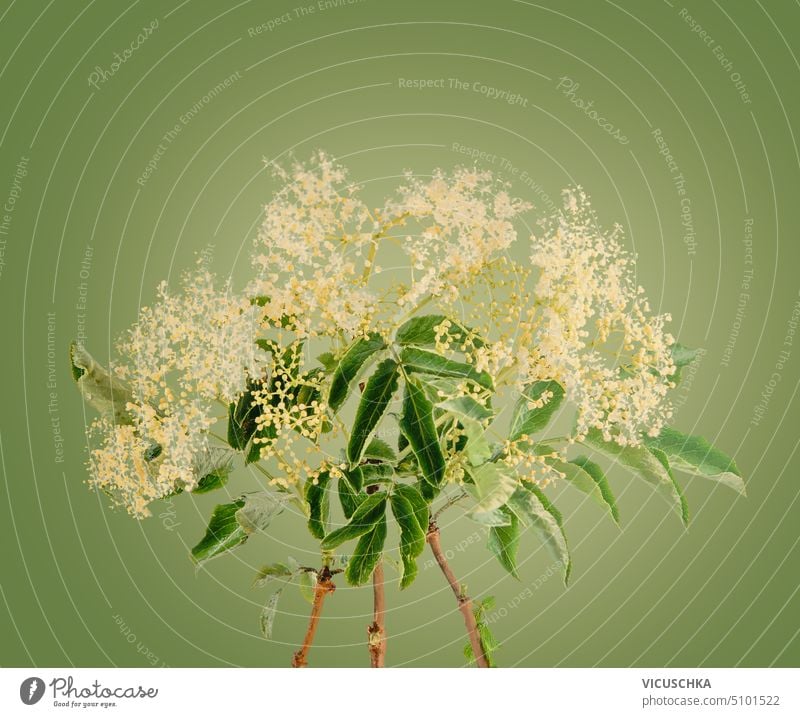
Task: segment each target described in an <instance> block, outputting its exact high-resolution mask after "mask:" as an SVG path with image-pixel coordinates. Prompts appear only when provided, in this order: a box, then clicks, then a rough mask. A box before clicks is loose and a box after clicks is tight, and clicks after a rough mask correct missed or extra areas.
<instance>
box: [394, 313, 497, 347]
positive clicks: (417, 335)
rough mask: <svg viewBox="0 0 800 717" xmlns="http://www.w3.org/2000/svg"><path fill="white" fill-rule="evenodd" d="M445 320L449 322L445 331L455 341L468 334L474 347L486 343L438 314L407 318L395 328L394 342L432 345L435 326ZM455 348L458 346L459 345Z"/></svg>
mask: <svg viewBox="0 0 800 717" xmlns="http://www.w3.org/2000/svg"><path fill="white" fill-rule="evenodd" d="M445 321H447V322H448V323H449V326H448V327H447V329H446V331H445V333H446V334H447V335H448V336H450V337H452V338H453V339H455V340H456V341H459V342H461V343H463V342H464V339H465V338H466V337H467V336H468V335H469V336H471V337H472V345H473V346H475V347H476V348H480V347H481V346H485V345H486V343H485V342H484V341H483V339H482V338H481V337H480V336H478V335H477V334H476V333H475V332H473V331H470V330H469V329H467V328H466V327H464V326H462V325H460V324H459V323H458V322H456V321H453V320H452V319H448V318H447V317H446V316H442V315H440V314H426V315H425V316H415V317H414V318H412V319H409V320H408V321H406V322H405V323H404V324H403V325H402V326H401V327H400V328H399V329H397V334H396V335H395V342H396V343H398V344H400V345H401V346H407V345H416V346H433V345H435V344H436V328H437V327H438V326H441V325H442V324H443V323H444V322H445ZM457 348H460V346H458V347H457Z"/></svg>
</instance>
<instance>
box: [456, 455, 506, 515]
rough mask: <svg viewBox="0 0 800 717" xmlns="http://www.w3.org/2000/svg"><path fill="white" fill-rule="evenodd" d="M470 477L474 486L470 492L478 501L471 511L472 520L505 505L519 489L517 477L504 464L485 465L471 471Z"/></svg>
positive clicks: (470, 488)
mask: <svg viewBox="0 0 800 717" xmlns="http://www.w3.org/2000/svg"><path fill="white" fill-rule="evenodd" d="M470 475H471V476H472V480H473V485H472V486H470V487H469V489H468V490H469V491H470V493H472V494H473V497H474V498H475V500H476V501H477V503H476V505H475V506H474V507H473V508H472V510H470V517H472V518H474V517H475V515H476V514H478V513H486V512H491V511H494V510H496V509H497V508H500V507H501V506H503V505H505V504H506V502H508V499H509V498H510V497H511V496H512V494H513V493H514V491H515V490H516V489H517V485H518V481H517V477H516V475H515V474H514V472H513V471H512V470H511V469H510V468H509V467H508V466H507V465H505V464H504V463H484V464H483V465H481V466H478V467H477V468H475V469H474V470H472V471H470Z"/></svg>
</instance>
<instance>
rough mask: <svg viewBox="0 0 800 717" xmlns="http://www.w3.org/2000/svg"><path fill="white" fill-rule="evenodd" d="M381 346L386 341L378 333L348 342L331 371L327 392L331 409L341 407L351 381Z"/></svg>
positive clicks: (382, 346)
mask: <svg viewBox="0 0 800 717" xmlns="http://www.w3.org/2000/svg"><path fill="white" fill-rule="evenodd" d="M383 348H386V342H385V341H384V340H383V339H382V338H381V337H380V336H379V335H378V334H370V335H369V336H368V337H366V338H360V339H357V340H356V341H354V342H353V343H352V344H350V346H349V347H348V348H347V350H346V351H345V352H344V354H343V355H342V357H341V359H339V363H338V365H337V366H336V369H335V370H334V372H333V378H332V380H331V388H330V393H329V394H328V405H329V406H330V407H331V410H333V411H338V410H339V408H341V406H342V404H343V403H344V402H345V401H346V400H347V396H348V395H349V394H350V389H351V388H352V385H353V382H354V381H355V380H356V378H357V377H358V375H359V374H360V373H361V371H363V370H364V369H365V368H366V366H367V362H368V361H369V359H370V358H372V357H374V356H375V354H376V353H378V351H380V350H381V349H383Z"/></svg>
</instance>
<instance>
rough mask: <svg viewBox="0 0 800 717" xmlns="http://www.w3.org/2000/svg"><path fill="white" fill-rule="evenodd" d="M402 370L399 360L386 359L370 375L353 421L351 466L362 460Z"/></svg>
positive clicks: (348, 455)
mask: <svg viewBox="0 0 800 717" xmlns="http://www.w3.org/2000/svg"><path fill="white" fill-rule="evenodd" d="M399 377H400V370H399V367H398V365H397V362H396V361H394V360H393V359H386V360H384V361H381V363H379V364H378V367H377V368H376V369H375V373H373V374H372V376H370V378H369V381H367V385H366V387H365V388H364V393H363V394H362V396H361V402H360V403H359V404H358V410H357V411H356V418H355V421H354V422H353V432H352V433H351V434H350V440H349V442H348V443H347V460H348V462H349V463H350V467H351V468H352V467H354V466H356V465H357V464H358V462H359V461H360V460H361V458H362V456H363V454H364V449H365V447H366V445H367V442H368V441H369V439H370V436H371V435H372V432H373V431H374V430H375V429H376V428H377V427H378V423H379V422H380V420H381V418H383V414H384V413H386V409H387V408H388V406H389V403H390V402H391V400H392V396H394V393H395V391H396V390H397V382H398V380H399Z"/></svg>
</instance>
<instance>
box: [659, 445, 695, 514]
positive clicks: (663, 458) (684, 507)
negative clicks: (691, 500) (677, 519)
mask: <svg viewBox="0 0 800 717" xmlns="http://www.w3.org/2000/svg"><path fill="white" fill-rule="evenodd" d="M650 453H652V454H653V455H654V456H655V457H656V458H657V459H658V461H659V462H660V463H661V465H662V466H664V470H665V471H666V472H667V475H668V476H669V479H670V480H671V481H672V484H673V485H674V486H675V491H676V492H677V493H678V500H679V501H680V508H681V510H680V512H681V520H683V524H684V525H689V504H688V503H687V502H686V498H685V497H684V495H683V491H682V490H681V487H680V486H679V485H678V482H677V481H676V480H675V478H674V476H673V475H672V470H671V469H670V465H669V458H667V454H666V453H664V451H662V450H661V449H660V448H651V449H650Z"/></svg>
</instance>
